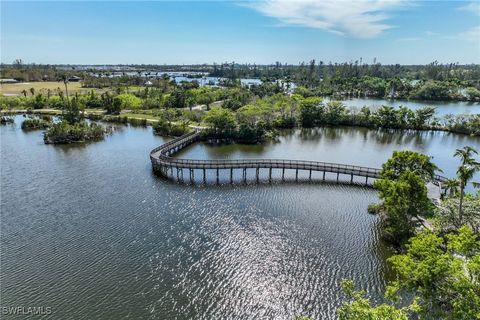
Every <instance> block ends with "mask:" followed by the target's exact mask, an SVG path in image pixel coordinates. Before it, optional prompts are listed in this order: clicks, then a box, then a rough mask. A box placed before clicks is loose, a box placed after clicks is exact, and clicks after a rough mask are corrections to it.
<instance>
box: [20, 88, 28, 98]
mask: <svg viewBox="0 0 480 320" xmlns="http://www.w3.org/2000/svg"><path fill="white" fill-rule="evenodd" d="M21 93H22V94H23V96H24V97H25V98H26V97H27V93H28V92H27V90H25V89H23V90H22V92H21Z"/></svg>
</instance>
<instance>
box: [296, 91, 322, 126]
mask: <svg viewBox="0 0 480 320" xmlns="http://www.w3.org/2000/svg"><path fill="white" fill-rule="evenodd" d="M321 102H322V99H321V98H318V97H310V98H306V99H304V100H302V101H301V102H300V123H301V124H302V127H305V128H311V127H313V126H314V125H315V124H316V122H317V121H318V119H319V115H320V103H321Z"/></svg>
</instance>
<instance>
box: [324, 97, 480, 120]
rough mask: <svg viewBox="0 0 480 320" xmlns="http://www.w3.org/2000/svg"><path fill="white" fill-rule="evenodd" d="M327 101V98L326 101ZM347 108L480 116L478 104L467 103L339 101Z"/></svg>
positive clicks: (369, 99) (380, 100) (376, 100)
mask: <svg viewBox="0 0 480 320" xmlns="http://www.w3.org/2000/svg"><path fill="white" fill-rule="evenodd" d="M326 101H329V98H327V99H326ZM341 101H342V102H343V103H344V104H345V105H346V106H347V107H352V108H358V109H360V108H362V107H363V106H367V107H369V108H372V109H378V108H380V107H381V106H390V107H395V108H398V107H399V106H405V107H407V108H409V109H412V110H417V109H420V108H423V107H433V108H435V113H436V115H437V116H444V115H447V114H455V115H457V114H480V102H468V101H430V100H429V101H426V100H424V101H414V100H386V99H377V98H350V99H343V100H341Z"/></svg>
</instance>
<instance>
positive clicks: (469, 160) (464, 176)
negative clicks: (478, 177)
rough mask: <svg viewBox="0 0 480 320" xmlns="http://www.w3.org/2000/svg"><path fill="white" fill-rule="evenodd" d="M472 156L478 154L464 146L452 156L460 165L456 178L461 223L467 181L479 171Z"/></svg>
mask: <svg viewBox="0 0 480 320" xmlns="http://www.w3.org/2000/svg"><path fill="white" fill-rule="evenodd" d="M474 154H478V152H477V150H475V149H473V148H472V147H469V146H465V147H463V148H462V149H457V150H455V153H454V154H453V155H454V156H455V157H458V158H460V161H461V164H460V167H458V169H457V176H458V179H459V180H460V202H459V205H458V218H459V221H460V223H462V218H463V208H462V206H463V197H464V196H465V187H466V185H467V183H468V181H470V180H472V178H473V176H474V174H475V172H477V171H479V170H480V162H477V161H475V159H474V158H473V155H474Z"/></svg>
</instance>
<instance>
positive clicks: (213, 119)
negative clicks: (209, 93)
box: [203, 108, 236, 138]
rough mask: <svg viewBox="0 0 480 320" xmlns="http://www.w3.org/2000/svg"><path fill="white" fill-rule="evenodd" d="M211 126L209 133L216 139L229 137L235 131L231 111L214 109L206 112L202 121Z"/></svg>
mask: <svg viewBox="0 0 480 320" xmlns="http://www.w3.org/2000/svg"><path fill="white" fill-rule="evenodd" d="M203 120H204V121H205V122H206V123H207V124H209V125H210V126H211V132H212V133H213V134H214V135H215V136H217V137H222V138H223V137H225V138H228V137H231V136H232V133H233V131H234V129H235V126H236V124H235V117H234V114H233V112H232V111H230V110H229V109H225V108H214V109H212V110H210V111H208V112H207V113H206V115H205V117H204V119H203Z"/></svg>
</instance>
